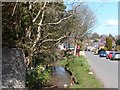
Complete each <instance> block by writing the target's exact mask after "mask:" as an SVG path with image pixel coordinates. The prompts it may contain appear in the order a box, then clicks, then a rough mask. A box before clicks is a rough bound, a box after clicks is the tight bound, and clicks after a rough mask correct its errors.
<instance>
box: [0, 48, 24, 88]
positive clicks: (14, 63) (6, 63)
mask: <svg viewBox="0 0 120 90" xmlns="http://www.w3.org/2000/svg"><path fill="white" fill-rule="evenodd" d="M25 78H26V64H25V55H24V53H23V50H22V49H16V48H12V49H11V48H3V49H2V85H3V88H24V87H25Z"/></svg>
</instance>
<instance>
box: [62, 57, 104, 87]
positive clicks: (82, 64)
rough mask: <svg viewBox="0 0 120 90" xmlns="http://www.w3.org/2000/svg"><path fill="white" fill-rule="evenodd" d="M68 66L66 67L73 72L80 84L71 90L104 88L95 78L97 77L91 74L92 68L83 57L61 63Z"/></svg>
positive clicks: (72, 58)
mask: <svg viewBox="0 0 120 90" xmlns="http://www.w3.org/2000/svg"><path fill="white" fill-rule="evenodd" d="M66 64H68V66H66V67H67V68H68V69H69V70H70V71H71V72H72V74H73V76H74V77H75V78H76V81H77V82H78V84H74V85H73V86H71V87H70V88H103V85H102V84H101V83H100V81H99V80H97V79H96V78H95V75H93V74H92V75H91V74H89V72H90V66H89V65H88V63H87V61H86V58H84V57H83V56H81V57H71V58H69V60H67V59H66V60H62V61H60V65H61V66H65V65H66Z"/></svg>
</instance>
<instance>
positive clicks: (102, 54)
mask: <svg viewBox="0 0 120 90" xmlns="http://www.w3.org/2000/svg"><path fill="white" fill-rule="evenodd" d="M106 55H107V53H106V51H101V52H100V53H99V56H100V57H106Z"/></svg>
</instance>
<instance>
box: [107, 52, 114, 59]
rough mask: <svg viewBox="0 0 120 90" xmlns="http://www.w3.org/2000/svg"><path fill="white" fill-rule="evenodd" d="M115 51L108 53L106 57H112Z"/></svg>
mask: <svg viewBox="0 0 120 90" xmlns="http://www.w3.org/2000/svg"><path fill="white" fill-rule="evenodd" d="M113 53H114V52H110V53H109V54H107V56H106V59H112V57H113Z"/></svg>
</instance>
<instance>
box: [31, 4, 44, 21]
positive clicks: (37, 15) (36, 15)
mask: <svg viewBox="0 0 120 90" xmlns="http://www.w3.org/2000/svg"><path fill="white" fill-rule="evenodd" d="M45 6H46V2H45V4H44V5H43V7H42V9H41V10H39V12H38V14H37V15H36V17H35V18H34V19H33V23H34V22H35V21H36V20H37V18H38V17H39V15H40V13H41V11H42V10H43V9H44V8H45Z"/></svg>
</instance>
